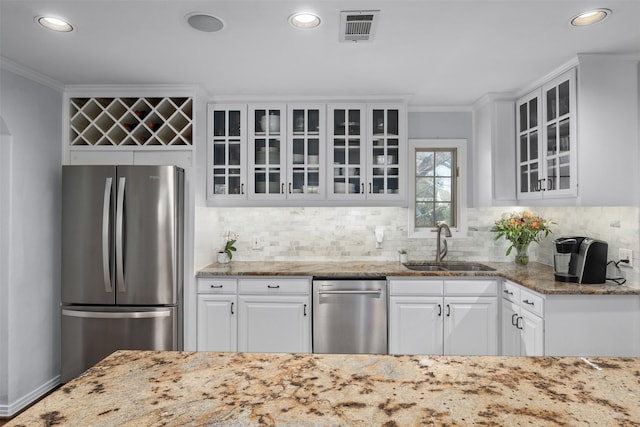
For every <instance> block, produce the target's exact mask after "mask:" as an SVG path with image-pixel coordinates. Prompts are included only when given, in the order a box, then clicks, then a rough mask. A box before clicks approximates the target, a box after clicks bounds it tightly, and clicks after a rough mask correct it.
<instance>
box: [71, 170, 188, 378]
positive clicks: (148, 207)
mask: <svg viewBox="0 0 640 427" xmlns="http://www.w3.org/2000/svg"><path fill="white" fill-rule="evenodd" d="M183 212H184V170H183V169H180V168H178V167H175V166H63V169H62V373H61V380H62V382H67V381H69V380H70V379H72V378H74V377H76V376H77V375H79V374H81V373H82V372H83V371H85V370H86V369H87V368H89V367H91V366H92V365H94V364H95V363H96V362H98V361H99V360H101V359H103V358H104V357H106V356H107V355H109V354H111V353H112V352H114V351H115V350H119V349H127V350H181V349H182V288H183V244H184V243H183V240H184V239H183V228H184V227H183V224H184V219H183Z"/></svg>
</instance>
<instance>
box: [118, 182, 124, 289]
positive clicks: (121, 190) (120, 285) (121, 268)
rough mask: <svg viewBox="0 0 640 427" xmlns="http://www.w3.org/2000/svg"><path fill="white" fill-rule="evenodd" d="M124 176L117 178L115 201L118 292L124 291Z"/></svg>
mask: <svg viewBox="0 0 640 427" xmlns="http://www.w3.org/2000/svg"><path fill="white" fill-rule="evenodd" d="M125 183H126V178H125V177H123V176H121V177H120V179H119V180H118V200H117V202H116V283H117V285H118V292H125V286H124V264H123V262H124V254H123V253H122V249H123V239H124V236H123V234H124V224H123V221H124V186H125Z"/></svg>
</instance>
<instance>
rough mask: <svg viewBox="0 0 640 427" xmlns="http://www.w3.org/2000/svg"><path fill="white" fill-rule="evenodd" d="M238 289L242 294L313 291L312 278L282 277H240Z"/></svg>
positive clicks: (307, 292) (305, 292) (304, 292)
mask: <svg viewBox="0 0 640 427" xmlns="http://www.w3.org/2000/svg"><path fill="white" fill-rule="evenodd" d="M238 289H239V291H240V293H241V294H263V295H264V294H295V295H309V294H310V293H311V280H310V279H288V278H287V279H285V278H282V277H273V278H260V279H240V280H238Z"/></svg>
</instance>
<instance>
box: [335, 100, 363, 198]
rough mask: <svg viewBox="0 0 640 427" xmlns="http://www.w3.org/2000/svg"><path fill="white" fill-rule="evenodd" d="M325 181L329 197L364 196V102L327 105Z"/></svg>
mask: <svg viewBox="0 0 640 427" xmlns="http://www.w3.org/2000/svg"><path fill="white" fill-rule="evenodd" d="M327 115H328V122H329V124H328V129H329V137H328V138H329V153H328V157H329V165H330V166H329V168H328V175H329V182H328V185H327V187H328V188H327V190H328V192H329V198H330V199H333V200H353V199H362V200H364V199H365V198H366V193H365V181H366V176H365V173H366V165H365V158H366V151H365V141H366V136H365V135H364V132H365V126H364V119H365V115H366V107H365V105H364V104H355V105H344V104H339V105H329V107H328V114H327Z"/></svg>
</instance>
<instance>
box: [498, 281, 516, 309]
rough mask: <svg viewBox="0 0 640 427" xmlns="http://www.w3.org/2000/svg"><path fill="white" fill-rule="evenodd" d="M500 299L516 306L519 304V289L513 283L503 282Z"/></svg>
mask: <svg viewBox="0 0 640 427" xmlns="http://www.w3.org/2000/svg"><path fill="white" fill-rule="evenodd" d="M502 297H503V298H504V299H507V300H509V301H511V302H515V303H516V304H519V303H520V287H519V286H518V285H516V284H515V283H512V282H509V281H508V280H505V281H504V283H503V284H502Z"/></svg>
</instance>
